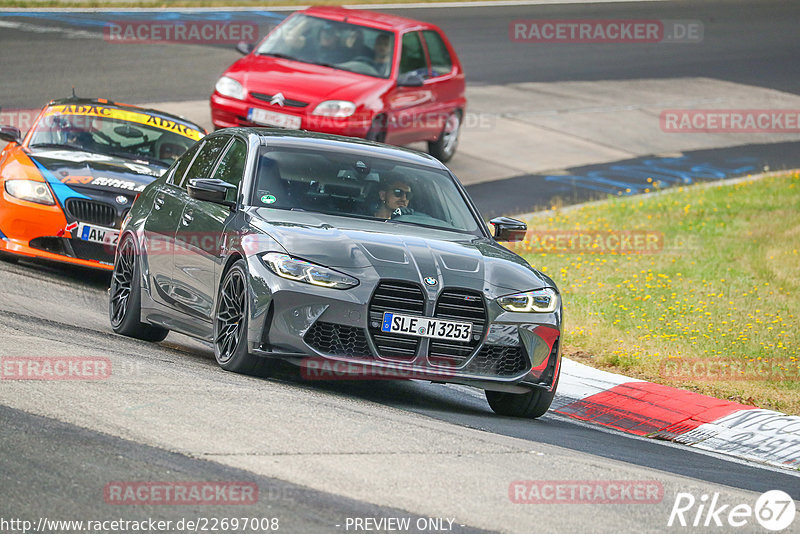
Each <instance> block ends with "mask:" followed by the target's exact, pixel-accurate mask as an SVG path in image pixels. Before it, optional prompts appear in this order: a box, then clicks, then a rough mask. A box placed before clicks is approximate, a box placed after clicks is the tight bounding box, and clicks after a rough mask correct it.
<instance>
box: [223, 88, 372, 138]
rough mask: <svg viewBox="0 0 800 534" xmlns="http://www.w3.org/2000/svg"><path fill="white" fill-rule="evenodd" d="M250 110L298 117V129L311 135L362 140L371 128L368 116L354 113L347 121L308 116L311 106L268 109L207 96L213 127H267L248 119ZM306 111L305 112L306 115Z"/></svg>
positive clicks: (259, 105)
mask: <svg viewBox="0 0 800 534" xmlns="http://www.w3.org/2000/svg"><path fill="white" fill-rule="evenodd" d="M250 108H259V109H265V110H268V111H274V112H277V113H282V114H285V115H293V116H295V117H300V129H301V130H308V131H311V132H320V133H327V134H334V135H344V136H348V137H360V138H362V139H363V138H365V137H366V136H367V132H369V129H370V126H372V117H371V116H365V115H364V114H360V113H356V114H355V115H353V116H351V117H347V118H333V117H320V116H318V115H311V114H310V111H311V110H310V109H309V108H311V106H308V107H307V108H300V109H298V108H291V107H277V106H271V105H269V104H267V103H266V102H248V101H244V100H236V99H234V98H228V97H224V96H220V95H218V94H217V93H214V94H213V95H211V122H213V123H214V127H215V128H217V129H219V128H231V127H236V126H257V127H265V128H268V127H269V126H267V125H263V124H256V123H254V122H250V121H249V120H248V118H247V117H248V112H249V110H250ZM306 110H308V112H306Z"/></svg>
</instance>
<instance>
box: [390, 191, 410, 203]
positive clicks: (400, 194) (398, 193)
mask: <svg viewBox="0 0 800 534" xmlns="http://www.w3.org/2000/svg"><path fill="white" fill-rule="evenodd" d="M392 194H393V195H394V196H396V197H397V198H400V197H406V199H408V200H409V201H411V199H412V198H413V197H414V192H413V191H406V190H405V189H393V190H392Z"/></svg>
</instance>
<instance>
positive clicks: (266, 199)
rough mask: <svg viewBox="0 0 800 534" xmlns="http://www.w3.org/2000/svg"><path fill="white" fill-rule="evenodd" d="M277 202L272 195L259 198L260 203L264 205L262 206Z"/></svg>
mask: <svg viewBox="0 0 800 534" xmlns="http://www.w3.org/2000/svg"><path fill="white" fill-rule="evenodd" d="M277 200H278V199H277V198H275V196H274V195H262V196H261V202H262V203H264V204H272V203H274V202H276V201H277Z"/></svg>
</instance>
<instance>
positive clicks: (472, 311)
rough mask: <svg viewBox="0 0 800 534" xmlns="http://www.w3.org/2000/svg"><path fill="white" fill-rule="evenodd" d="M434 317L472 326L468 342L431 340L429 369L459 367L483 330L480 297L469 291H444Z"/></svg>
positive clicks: (483, 320)
mask: <svg viewBox="0 0 800 534" xmlns="http://www.w3.org/2000/svg"><path fill="white" fill-rule="evenodd" d="M434 315H435V316H436V317H437V318H439V319H451V320H453V321H464V322H470V323H472V339H470V340H469V341H450V340H440V339H431V345H430V350H429V352H428V361H430V363H431V364H432V365H439V366H448V367H451V366H458V365H461V364H462V363H464V361H465V360H466V359H467V358H468V357H469V356H470V355H471V354H472V353H473V352H474V351H475V349H476V348H477V346H478V344H479V343H480V340H481V339H482V338H483V334H484V331H485V329H486V308H485V307H484V305H483V297H482V296H481V294H480V293H478V292H477V291H470V290H468V289H445V290H444V291H442V293H441V294H440V295H439V299H438V300H437V301H436V311H435V312H434Z"/></svg>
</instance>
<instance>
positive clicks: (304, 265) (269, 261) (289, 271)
mask: <svg viewBox="0 0 800 534" xmlns="http://www.w3.org/2000/svg"><path fill="white" fill-rule="evenodd" d="M261 259H262V260H263V261H264V264H266V266H267V267H269V270H270V271H272V272H273V273H275V274H277V275H278V276H280V277H281V278H286V279H288V280H295V281H297V282H305V283H306V284H311V285H315V286H321V287H331V288H334V289H350V288H351V287H356V286H357V285H358V280H356V279H355V278H353V277H352V276H347V275H346V274H343V273H340V272H338V271H334V270H333V269H328V268H327V267H323V266H322V265H317V264H316V263H311V262H309V261H305V260H301V259H298V258H292V257H291V256H289V255H287V254H281V253H280V252H269V253H267V254H264V255H263V256H261Z"/></svg>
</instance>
